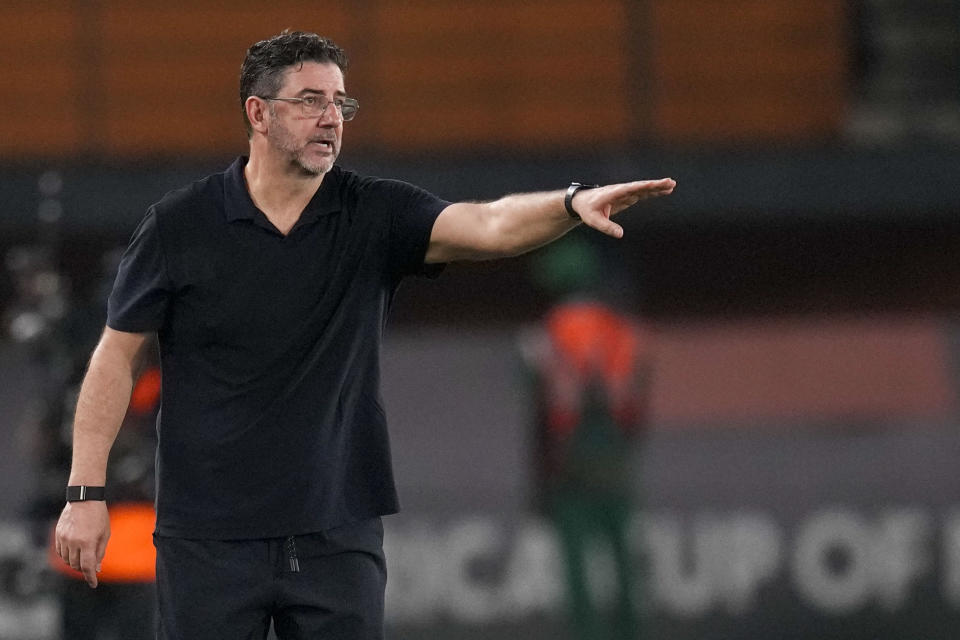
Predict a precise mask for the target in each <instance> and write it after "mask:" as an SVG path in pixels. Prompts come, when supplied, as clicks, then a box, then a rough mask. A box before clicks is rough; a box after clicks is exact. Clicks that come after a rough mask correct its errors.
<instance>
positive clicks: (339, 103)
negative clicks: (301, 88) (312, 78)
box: [260, 96, 360, 122]
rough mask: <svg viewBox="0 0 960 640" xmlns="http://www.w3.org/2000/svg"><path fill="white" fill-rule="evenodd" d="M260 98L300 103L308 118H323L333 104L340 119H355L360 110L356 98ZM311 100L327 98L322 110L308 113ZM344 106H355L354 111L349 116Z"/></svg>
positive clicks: (318, 100) (347, 120)
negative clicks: (344, 110) (344, 111)
mask: <svg viewBox="0 0 960 640" xmlns="http://www.w3.org/2000/svg"><path fill="white" fill-rule="evenodd" d="M260 98H261V99H263V100H275V101H278V102H290V103H299V104H300V109H301V111H302V112H303V115H305V116H306V117H308V118H318V117H320V118H322V117H323V115H324V114H326V113H327V107H329V106H330V105H331V104H332V105H334V108H335V109H336V110H337V114H338V115H339V116H340V119H341V120H343V121H344V122H349V121H350V120H353V119H354V118H356V117H357V112H358V111H359V110H360V103H359V102H357V99H356V98H338V99H336V100H326V98H323V97H321V96H305V97H303V98H279V97H277V96H260ZM311 100H316V101H317V102H323V101H324V100H326V102H325V103H324V104H323V107H322V108H320V111H319V112H318V113H313V114H311V113H307V108H308V105H309V102H308V101H311ZM344 107H352V108H353V111H352V112H351V113H350V115H349V116H348V115H344V113H343V108H344Z"/></svg>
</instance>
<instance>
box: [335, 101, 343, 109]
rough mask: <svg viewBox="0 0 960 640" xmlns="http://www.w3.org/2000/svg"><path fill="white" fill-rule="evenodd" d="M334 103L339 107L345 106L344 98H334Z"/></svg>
mask: <svg viewBox="0 0 960 640" xmlns="http://www.w3.org/2000/svg"><path fill="white" fill-rule="evenodd" d="M333 104H335V105H336V106H337V109H342V108H343V100H334V101H333Z"/></svg>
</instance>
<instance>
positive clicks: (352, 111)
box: [340, 98, 360, 120]
mask: <svg viewBox="0 0 960 640" xmlns="http://www.w3.org/2000/svg"><path fill="white" fill-rule="evenodd" d="M359 109H360V105H359V104H358V103H357V101H356V100H354V99H353V98H347V99H346V100H344V101H343V106H342V107H341V108H340V115H341V116H343V119H344V120H353V117H354V116H356V115H357V111H358V110H359Z"/></svg>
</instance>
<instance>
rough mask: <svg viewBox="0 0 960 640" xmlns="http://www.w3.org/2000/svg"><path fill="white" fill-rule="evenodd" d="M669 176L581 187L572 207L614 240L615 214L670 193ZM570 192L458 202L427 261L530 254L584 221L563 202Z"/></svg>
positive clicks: (441, 224) (618, 231) (441, 223)
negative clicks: (582, 188) (478, 201)
mask: <svg viewBox="0 0 960 640" xmlns="http://www.w3.org/2000/svg"><path fill="white" fill-rule="evenodd" d="M674 186H676V183H675V182H674V181H673V180H671V179H670V178H664V179H662V180H643V181H640V182H627V183H622V184H612V185H608V186H605V187H598V188H596V189H584V190H581V191H578V192H577V194H576V195H575V196H574V198H573V208H574V210H576V212H577V213H578V214H579V215H580V218H581V219H582V220H583V224H586V225H587V226H590V227H593V228H594V229H597V230H598V231H601V232H603V233H605V234H607V235H610V236H613V237H615V238H620V237H622V236H623V228H622V227H621V226H620V225H618V224H617V223H615V222H613V221H612V220H611V218H612V217H613V216H614V215H616V214H617V213H619V212H621V211H623V210H624V209H626V208H627V207H629V206H631V205H634V204H636V203H637V202H639V201H640V200H646V199H647V198H653V197H657V196H664V195H668V194H670V193H671V192H673V188H674ZM564 195H565V192H564V191H550V192H544V193H526V194H520V195H511V196H506V197H504V198H500V199H499V200H495V201H493V202H484V203H474V202H458V203H456V204H452V205H450V206H449V207H447V208H446V209H444V210H443V212H442V213H441V214H440V216H439V217H438V218H437V221H436V222H435V223H434V225H433V231H432V233H431V235H430V246H429V248H428V249H427V256H426V262H427V263H437V262H451V261H454V260H485V259H490V258H503V257H508V256H515V255H519V254H521V253H525V252H527V251H530V250H532V249H536V248H537V247H539V246H541V245H544V244H547V243H548V242H550V241H552V240H555V239H556V238H558V237H560V236H562V235H563V234H564V233H566V232H567V231H569V230H570V229H572V228H573V227H575V226H576V225H577V224H579V221H578V220H575V219H573V218H571V217H570V216H569V215H568V214H567V211H566V209H565V208H564V205H563V199H564Z"/></svg>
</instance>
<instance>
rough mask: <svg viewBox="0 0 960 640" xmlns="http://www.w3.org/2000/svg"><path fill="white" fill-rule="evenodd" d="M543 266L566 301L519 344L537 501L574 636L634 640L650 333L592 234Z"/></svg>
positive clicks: (545, 256)
mask: <svg viewBox="0 0 960 640" xmlns="http://www.w3.org/2000/svg"><path fill="white" fill-rule="evenodd" d="M533 266H534V270H533V271H534V272H533V276H534V279H535V280H536V281H537V283H538V284H540V285H541V287H543V288H544V289H546V290H547V291H549V292H550V293H551V294H552V295H553V296H554V297H555V299H556V302H555V304H554V305H553V306H552V307H551V309H550V310H549V312H548V313H547V314H546V316H545V317H544V318H543V320H542V321H541V322H540V324H539V325H538V326H537V327H535V328H533V329H531V330H528V331H525V332H524V333H523V334H522V336H521V345H520V346H521V353H522V356H523V360H524V363H525V367H526V369H527V371H528V373H529V378H530V388H531V397H532V399H533V404H534V407H535V411H534V418H533V419H534V427H535V428H534V434H535V447H534V451H535V460H534V466H535V481H536V486H537V494H538V495H537V497H538V502H539V506H540V507H541V509H542V511H543V512H544V513H545V515H546V516H547V517H548V518H549V519H550V520H551V522H552V523H553V525H554V527H555V529H556V532H557V536H558V541H559V543H560V548H561V551H562V553H563V560H564V570H565V577H566V585H567V599H568V604H569V612H570V616H571V622H572V628H573V631H574V636H575V637H576V638H577V640H628V639H631V640H634V639H636V638H638V637H639V636H640V624H639V618H638V615H637V611H636V607H635V603H634V599H635V597H636V596H637V592H638V589H637V583H638V580H637V576H636V574H635V571H634V562H633V558H632V555H631V547H630V544H629V541H628V535H627V534H628V531H629V528H630V524H631V521H632V517H633V515H634V514H635V512H636V508H637V503H636V502H637V501H636V495H635V494H636V485H637V480H636V478H637V475H638V472H639V470H638V469H637V466H636V464H635V463H636V453H637V445H638V444H639V440H640V436H641V434H642V431H643V427H644V426H645V424H646V415H647V405H648V397H649V389H650V368H651V345H652V334H651V331H650V329H648V328H647V327H645V326H644V325H643V324H642V323H641V322H639V321H638V320H637V319H636V318H634V317H633V316H631V315H630V314H628V313H627V312H626V311H624V310H623V306H624V299H625V298H627V299H629V296H625V295H624V292H623V290H622V287H621V290H620V291H615V290H614V288H613V287H611V286H610V285H611V284H613V283H614V281H615V280H616V279H615V278H612V277H611V273H612V272H614V271H615V270H614V269H604V268H602V267H601V258H600V256H599V254H598V253H597V250H596V248H595V247H594V246H593V245H592V244H591V243H590V242H589V239H588V238H584V237H583V236H582V235H581V234H578V233H575V234H570V235H568V236H567V237H565V238H564V239H563V240H562V241H560V242H558V243H556V244H554V245H552V246H551V247H549V248H548V249H545V250H544V251H542V252H541V253H540V254H539V255H538V256H537V260H535V261H534V263H533ZM619 284H621V285H622V284H623V283H619ZM596 543H600V544H599V545H597V544H596ZM593 549H599V550H601V551H609V552H610V556H611V558H612V560H613V562H612V567H613V569H614V572H615V578H616V598H615V603H614V607H613V615H612V616H608V615H606V612H605V611H603V608H602V607H601V606H600V605H601V603H600V599H599V597H598V594H597V593H596V590H592V589H591V581H590V571H589V565H590V563H589V560H590V558H591V554H590V553H589V552H590V551H591V550H593Z"/></svg>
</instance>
